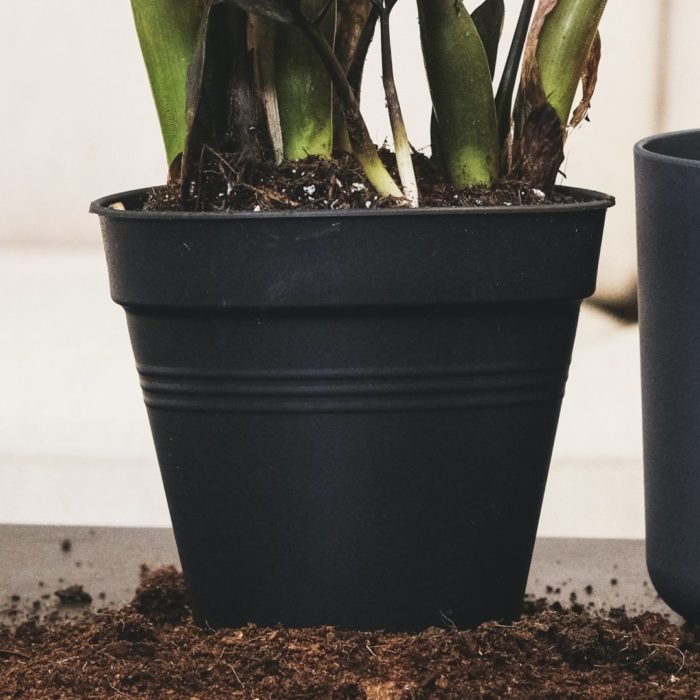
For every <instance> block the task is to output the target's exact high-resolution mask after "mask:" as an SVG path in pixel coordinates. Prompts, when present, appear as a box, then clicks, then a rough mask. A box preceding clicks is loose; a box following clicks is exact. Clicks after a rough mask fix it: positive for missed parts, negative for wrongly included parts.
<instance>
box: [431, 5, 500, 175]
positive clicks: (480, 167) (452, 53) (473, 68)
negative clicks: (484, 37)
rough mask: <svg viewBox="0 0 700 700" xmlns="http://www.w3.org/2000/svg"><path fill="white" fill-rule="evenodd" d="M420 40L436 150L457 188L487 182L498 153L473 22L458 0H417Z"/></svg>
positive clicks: (493, 116) (495, 167) (490, 94)
mask: <svg viewBox="0 0 700 700" xmlns="http://www.w3.org/2000/svg"><path fill="white" fill-rule="evenodd" d="M418 16H419V19H420V34H421V44H422V47H423V58H424V61H425V68H426V72H427V74H428V83H429V86H430V95H431V98H432V101H433V108H434V111H435V118H436V122H437V128H438V130H439V133H440V145H441V149H440V154H441V156H442V158H443V159H444V162H443V165H444V168H445V171H446V174H447V176H448V178H449V180H450V181H451V183H452V184H453V185H454V186H455V187H457V188H460V189H462V188H465V187H469V186H470V185H476V184H484V183H486V184H489V183H491V182H492V181H493V180H494V179H495V178H496V177H497V176H498V174H499V169H500V157H499V146H498V130H497V126H496V107H495V104H494V99H493V88H492V86H491V73H490V71H489V64H488V59H487V57H486V52H485V51H484V46H483V44H482V43H481V39H480V38H479V33H478V32H477V29H476V27H475V26H474V22H473V20H472V18H471V17H470V15H469V13H468V12H467V11H466V9H465V8H464V5H463V4H462V3H461V1H460V0H418Z"/></svg>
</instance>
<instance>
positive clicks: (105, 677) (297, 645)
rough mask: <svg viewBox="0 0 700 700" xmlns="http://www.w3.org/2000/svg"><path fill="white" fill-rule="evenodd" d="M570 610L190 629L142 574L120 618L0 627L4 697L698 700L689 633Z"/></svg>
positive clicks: (173, 597)
mask: <svg viewBox="0 0 700 700" xmlns="http://www.w3.org/2000/svg"><path fill="white" fill-rule="evenodd" d="M611 584H612V585H615V583H613V582H612V581H611ZM580 598H581V599H582V600H585V591H582V592H581V595H580ZM571 602H572V608H571V609H564V608H562V606H561V605H560V604H559V603H553V604H550V603H548V602H547V601H545V600H539V601H530V602H529V603H528V605H527V606H526V608H527V613H526V615H525V616H523V618H522V619H521V620H520V621H519V622H517V623H515V624H512V625H501V624H498V623H496V622H490V623H486V624H483V625H481V626H480V627H479V628H477V629H476V630H472V631H458V630H450V629H437V628H432V629H428V630H425V631H424V632H421V633H419V634H414V635H411V634H387V633H382V632H371V633H358V632H349V631H342V630H338V629H333V628H329V627H322V628H315V629H309V630H292V629H284V628H276V629H263V628H258V627H253V626H249V627H245V628H242V629H227V630H219V631H212V630H207V629H201V628H199V627H196V626H195V625H193V624H192V622H191V618H190V613H189V609H188V607H187V602H186V594H185V588H184V584H183V581H182V578H181V576H180V575H179V574H178V573H177V572H176V571H175V570H174V569H172V568H166V569H159V570H155V571H148V569H144V572H143V576H142V581H141V585H140V587H139V589H138V590H137V592H136V595H135V597H134V599H133V600H132V602H131V604H130V605H128V606H126V607H123V608H122V609H120V610H102V611H98V612H87V613H86V614H85V615H84V616H83V617H81V618H79V619H75V620H61V619H53V620H49V621H46V622H39V621H38V619H36V618H35V619H32V618H31V609H30V610H29V614H30V619H29V620H28V621H26V622H23V623H21V624H20V625H19V626H18V627H17V628H16V629H12V628H10V627H2V628H0V698H27V699H32V698H56V699H61V700H63V699H66V700H67V699H68V698H85V699H89V698H188V699H189V700H195V698H199V699H200V700H205V699H206V700H210V699H211V700H217V699H220V698H221V699H223V698H251V699H252V698H261V699H262V698H367V699H368V700H372V699H375V700H380V699H381V700H383V699H387V700H394V699H400V698H401V699H404V698H405V699H412V698H504V697H513V698H532V697H549V698H566V697H585V698H688V697H697V696H698V695H700V641H699V640H700V638H698V637H696V635H695V632H694V631H693V630H691V629H687V628H680V627H678V626H676V625H673V624H671V623H670V622H669V621H668V620H666V619H665V618H664V617H662V616H661V615H659V614H657V613H648V612H647V613H643V614H641V615H637V616H628V615H627V614H626V613H625V611H624V610H612V611H608V612H607V613H605V614H604V613H602V612H598V613H596V612H595V611H593V612H589V611H588V610H590V606H588V605H586V606H584V605H581V604H578V603H577V602H576V596H575V595H574V596H572V601H571ZM15 603H17V604H18V605H21V603H20V601H15ZM34 607H35V608H36V607H37V606H34Z"/></svg>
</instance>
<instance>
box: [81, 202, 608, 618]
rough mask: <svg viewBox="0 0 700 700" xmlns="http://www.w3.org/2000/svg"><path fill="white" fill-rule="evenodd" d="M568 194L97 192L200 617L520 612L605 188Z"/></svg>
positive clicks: (588, 288) (589, 287)
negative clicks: (178, 200) (269, 208)
mask: <svg viewBox="0 0 700 700" xmlns="http://www.w3.org/2000/svg"><path fill="white" fill-rule="evenodd" d="M577 194H578V196H580V197H582V198H583V199H584V200H586V201H584V202H583V203H580V204H565V205H557V206H541V207H521V208H516V207H511V208H508V207H502V208H494V209H490V210H418V211H406V210H391V211H371V212H369V211H367V212H365V211H360V212H357V211H351V212H342V213H338V212H323V213H305V214H303V213H299V214H255V215H249V214H238V215H214V214H182V213H178V214H156V213H143V212H139V211H137V210H138V208H139V205H140V202H141V200H142V199H143V197H144V196H145V193H144V192H136V193H130V194H124V195H117V196H114V197H109V198H106V199H104V200H100V201H99V202H96V203H95V204H94V205H93V211H95V212H96V213H98V214H99V215H100V217H101V221H102V228H103V237H104V246H105V251H106V255H107V262H108V266H109V275H110V282H111V291H112V296H113V298H114V300H115V301H117V302H118V303H119V304H121V305H123V306H124V308H125V309H126V312H127V319H128V325H129V332H130V335H131V342H132V345H133V350H134V354H135V357H136V363H137V366H138V371H139V374H140V377H141V384H142V387H143V391H144V396H145V400H146V404H147V407H148V414H149V418H150V422H151V427H152V431H153V436H154V440H155V444H156V448H157V453H158V459H159V462H160V467H161V471H162V475H163V481H164V484H165V490H166V495H167V498H168V503H169V507H170V512H171V516H172V521H173V527H174V530H175V536H176V540H177V544H178V549H179V552H180V558H181V561H182V566H183V570H184V573H185V577H186V580H187V582H188V585H189V587H190V591H191V597H192V603H193V608H194V614H195V619H196V620H197V621H199V622H200V623H203V624H204V623H206V624H208V625H211V626H212V627H221V626H238V625H242V624H244V623H247V622H255V623H257V624H260V625H274V624H276V623H282V624H284V625H287V626H312V625H327V624H328V625H337V626H341V627H347V628H356V629H375V628H386V629H392V630H417V629H421V628H425V627H427V626H430V625H440V624H452V623H454V624H456V625H458V626H460V627H461V626H470V625H474V624H477V623H479V622H481V621H483V620H487V619H511V618H514V617H516V616H517V615H518V614H519V613H520V610H521V606H522V600H523V592H524V589H525V584H526V580H527V575H528V568H529V564H530V558H531V555H532V549H533V546H534V539H535V533H536V530H537V523H538V518H539V512H540V507H541V503H542V497H543V492H544V487H545V481H546V477H547V470H548V467H549V461H550V456H551V451H552V445H553V441H554V435H555V431H556V426H557V420H558V416H559V409H560V405H561V400H562V396H563V393H564V385H565V382H566V377H567V372H568V367H569V361H570V357H571V351H572V346H573V342H574V336H575V332H576V325H577V319H578V313H579V306H580V301H581V299H583V298H584V297H587V296H589V295H590V294H592V292H593V291H594V288H595V278H596V270H597V264H598V255H599V249H600V242H601V235H602V230H603V222H604V218H605V210H606V208H607V207H609V206H610V205H611V203H612V201H611V200H610V198H608V197H606V196H604V195H600V194H598V193H591V192H583V191H578V192H577ZM116 201H121V202H122V203H123V204H124V205H125V206H126V209H127V211H117V210H114V209H111V208H109V206H108V205H109V204H110V203H113V202H116Z"/></svg>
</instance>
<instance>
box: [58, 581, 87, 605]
mask: <svg viewBox="0 0 700 700" xmlns="http://www.w3.org/2000/svg"><path fill="white" fill-rule="evenodd" d="M54 595H55V596H57V597H58V599H59V601H60V603H61V605H87V604H89V603H92V596H91V595H90V594H89V593H88V592H87V591H85V590H83V587H82V586H77V585H76V586H68V587H67V588H60V589H59V590H57V591H56V592H55V593H54Z"/></svg>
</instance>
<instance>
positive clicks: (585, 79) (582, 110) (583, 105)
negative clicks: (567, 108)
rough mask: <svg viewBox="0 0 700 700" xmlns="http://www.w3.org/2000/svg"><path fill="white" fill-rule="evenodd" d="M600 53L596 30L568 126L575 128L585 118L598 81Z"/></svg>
mask: <svg viewBox="0 0 700 700" xmlns="http://www.w3.org/2000/svg"><path fill="white" fill-rule="evenodd" d="M600 53H601V44H600V32H596V35H595V39H594V40H593V44H592V45H591V50H590V51H589V52H588V58H587V59H586V65H585V66H584V68H583V74H582V75H581V85H582V87H583V95H582V97H581V101H580V102H579V103H578V105H577V107H576V109H575V110H574V113H573V115H572V116H571V123H570V124H569V126H570V127H571V128H572V129H575V128H576V127H577V126H578V125H579V124H580V123H581V122H582V121H583V120H584V119H585V118H586V115H587V114H588V110H589V109H590V108H591V100H592V99H593V93H594V92H595V87H596V84H597V82H598V66H599V65H600Z"/></svg>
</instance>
